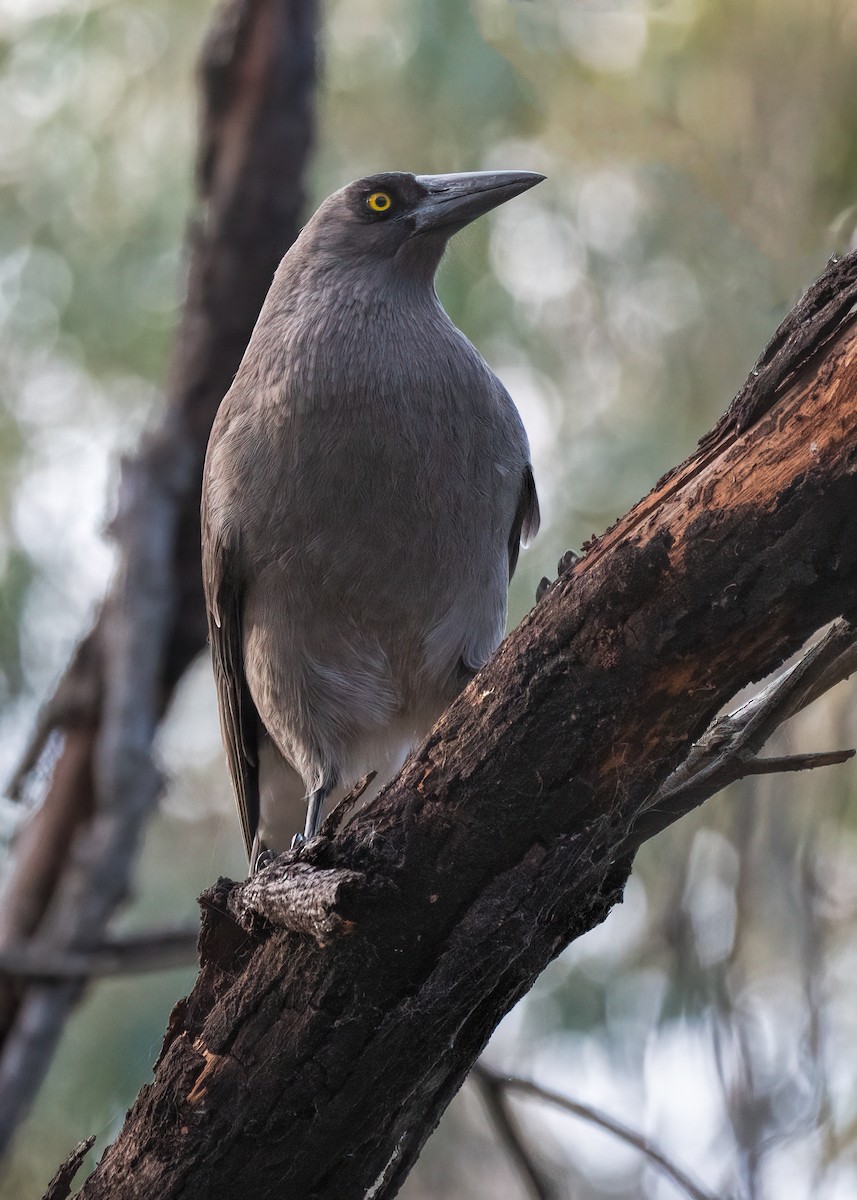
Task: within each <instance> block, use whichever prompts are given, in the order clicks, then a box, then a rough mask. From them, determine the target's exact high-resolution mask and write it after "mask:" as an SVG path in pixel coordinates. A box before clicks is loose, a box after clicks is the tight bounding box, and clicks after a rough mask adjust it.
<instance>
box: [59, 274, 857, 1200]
mask: <svg viewBox="0 0 857 1200" xmlns="http://www.w3.org/2000/svg"><path fill="white" fill-rule="evenodd" d="M855 299H857V256H852V257H850V258H848V259H845V260H843V261H842V262H840V263H835V264H833V265H832V266H831V267H830V268H829V270H828V271H827V273H826V274H825V276H824V278H823V279H822V280H821V281H820V282H819V284H817V285H816V286H815V287H814V288H813V289H811V291H810V292H809V293H808V295H807V297H805V298H804V299H803V300H802V301H801V303H800V305H799V306H798V308H797V309H796V313H798V314H799V320H798V319H797V318H795V317H794V316H791V317H789V318H788V319H787V321H786V322H785V323H784V326H783V328H782V330H781V331H780V332H778V334H777V336H776V337H775V339H774V341H773V342H772V346H771V348H769V351H767V352H766V354H765V355H764V356H763V358H762V359H761V360H760V363H759V365H758V367H757V370H756V372H754V374H753V375H752V376H751V379H750V381H749V382H748V385H747V386H746V387H745V389H743V390H742V392H741V393H740V395H739V397H738V399H737V400H736V402H735V403H734V404H733V406H732V407H731V408H730V411H729V413H728V414H727V416H726V417H725V418H724V420H723V421H721V422H720V424H719V425H718V427H717V429H716V430H714V431H713V432H712V434H710V435H709V436H708V437H707V438H705V439H704V440H703V442H702V443H701V445H700V447H699V449H698V451H697V452H696V453H695V454H694V455H693V456H692V457H691V458H689V459H688V460H687V461H686V462H685V463H683V464H682V465H681V466H679V467H678V468H676V469H675V470H674V471H672V472H670V474H669V475H667V476H665V477H664V479H662V480H661V481H660V482H659V483H658V484H657V485H656V487H655V488H654V489H653V491H652V492H651V493H650V494H649V495H648V496H647V497H645V498H644V499H643V500H641V501H640V503H639V504H637V505H636V506H635V507H634V508H633V509H632V510H631V512H630V513H628V515H627V516H626V517H624V518H622V520H621V521H619V522H617V524H616V525H615V526H614V527H613V528H612V529H611V530H609V531H608V532H607V533H606V534H605V535H604V536H603V537H602V538H600V539H598V540H597V541H595V542H593V543H591V544H590V545H589V546H588V547H587V552H586V554H585V555H584V557H583V558H582V559H581V560H580V561H579V562H578V563H577V564H576V565H575V566H574V567H573V568H572V569H571V570H569V571H567V572H566V573H565V574H563V575H562V576H561V577H560V579H559V580H557V581H556V583H554V584H553V585H552V586H551V587H550V588H549V589H548V591H547V593H546V595H545V597H544V599H543V600H542V602H541V603H540V604H539V605H537V607H536V608H535V609H534V611H533V612H532V613H531V614H530V615H529V616H528V617H527V618H526V619H525V620H524V621H523V623H522V624H521V625H520V626H519V627H518V629H516V630H515V631H514V632H513V633H512V634H511V635H510V636H509V638H507V640H506V641H505V642H504V644H503V645H502V646H501V647H500V650H499V651H498V653H497V654H496V656H495V657H494V659H493V660H492V662H491V663H490V664H489V665H488V666H487V667H486V668H485V669H484V670H483V671H482V672H481V673H480V674H479V675H478V676H477V677H476V679H474V680H473V682H472V683H471V684H470V685H469V686H468V688H467V689H466V690H465V692H464V693H462V695H461V696H460V697H459V699H458V700H457V701H456V702H455V703H454V704H453V705H452V706H451V707H450V709H449V710H448V711H447V712H446V713H445V714H444V716H443V717H442V718H441V720H440V721H439V723H438V725H437V726H436V727H435V729H434V730H433V731H432V733H431V734H430V735H429V737H428V738H427V740H426V741H425V742H424V744H423V745H422V746H421V747H420V749H419V750H418V751H417V752H416V753H415V754H414V755H412V757H411V758H410V759H409V760H408V762H407V763H406V764H405V767H404V769H403V771H402V773H401V774H400V776H399V777H398V779H397V780H395V781H394V782H393V783H392V784H391V785H390V786H388V787H387V788H386V789H384V790H383V791H382V793H381V794H380V795H379V796H378V797H377V798H376V799H374V800H373V801H372V802H371V803H370V804H369V805H367V807H366V808H365V809H364V810H363V811H362V812H360V813H359V814H357V815H356V816H355V817H354V819H353V820H352V821H351V822H350V824H348V825H347V826H346V827H345V828H344V829H342V830H341V831H340V832H338V833H337V834H336V835H335V836H333V837H330V836H322V837H320V838H318V839H315V840H314V841H313V842H311V843H309V844H308V845H307V846H305V847H304V848H303V850H302V851H300V852H292V853H290V854H287V855H285V856H283V857H282V858H281V859H280V860H279V862H278V864H277V867H276V870H275V874H276V873H279V874H280V875H281V876H285V877H288V875H289V872H290V871H291V870H292V869H293V866H294V865H295V864H300V867H301V870H302V871H304V870H305V868H306V867H307V866H309V867H311V868H317V869H319V870H321V871H336V872H341V871H354V872H356V873H357V874H358V875H360V876H361V877H362V879H363V880H364V881H366V883H367V884H369V885H371V887H363V886H361V887H360V888H357V889H356V890H355V891H354V892H352V891H351V890H350V889H344V890H343V892H342V894H341V895H340V896H339V897H338V898H337V899H336V900H335V901H334V905H335V912H336V915H337V917H338V918H339V920H340V922H341V923H340V925H339V928H338V930H336V931H335V932H334V933H333V934H332V935H331V936H330V937H329V938H327V939H325V940H323V941H319V940H318V939H316V938H314V937H308V936H306V935H305V934H299V933H295V932H288V931H287V930H286V929H284V928H282V927H278V926H275V925H273V924H271V923H270V922H268V921H265V920H264V919H263V920H259V919H256V920H255V921H254V922H253V923H252V924H251V925H250V927H249V928H246V927H245V926H244V925H242V924H241V923H239V922H238V921H237V920H236V919H235V917H234V916H233V915H232V912H233V910H232V905H231V903H230V897H231V896H232V894H233V892H234V885H231V884H230V883H229V882H228V881H221V883H220V884H219V885H218V887H217V888H216V889H213V890H212V891H211V892H210V893H208V894H207V896H206V898H205V904H204V908H203V923H202V933H201V941H200V951H201V962H202V969H201V972H200V976H199V978H198V980H197V983H196V986H195V987H194V990H193V992H192V993H191V995H190V996H189V997H188V998H187V1000H185V1001H182V1002H181V1003H180V1004H179V1005H178V1006H177V1007H176V1009H175V1010H174V1012H173V1014H172V1018H171V1021H170V1026H169V1028H168V1030H167V1034H166V1037H165V1040H164V1046H163V1050H162V1054H161V1058H160V1060H159V1063H158V1064H157V1066H156V1070H155V1077H154V1080H153V1082H152V1084H151V1085H150V1086H148V1087H146V1088H144V1089H143V1090H142V1092H141V1093H140V1096H139V1097H138V1099H137V1102H136V1104H135V1105H134V1107H133V1109H132V1110H131V1112H130V1114H129V1116H128V1119H127V1121H126V1124H125V1127H124V1129H123V1131H122V1133H121V1134H120V1136H119V1138H118V1139H117V1141H116V1142H115V1143H114V1145H113V1146H111V1147H110V1148H109V1149H108V1150H107V1151H106V1153H105V1155H104V1157H103V1158H102V1161H101V1163H100V1164H99V1166H98V1168H97V1170H96V1171H95V1173H94V1174H93V1175H92V1176H91V1177H90V1179H89V1180H87V1182H86V1184H85V1185H84V1188H83V1191H82V1193H81V1196H82V1197H83V1198H85V1200H96V1198H97V1200H106V1198H107V1197H109V1198H110V1200H123V1198H124V1197H129V1198H130V1197H132V1196H133V1197H135V1200H136V1198H138V1197H153V1198H154V1197H157V1198H158V1200H169V1198H170V1197H177V1196H179V1195H180V1196H181V1198H182V1200H202V1198H203V1197H205V1200H212V1198H214V1200H217V1198H218V1197H222V1198H223V1200H226V1198H228V1197H232V1196H234V1195H236V1194H240V1193H244V1192H246V1191H247V1190H252V1191H253V1192H254V1193H258V1194H260V1195H265V1194H274V1193H276V1194H288V1195H295V1196H313V1197H316V1200H319V1198H322V1197H324V1198H327V1197H330V1198H331V1200H332V1198H333V1197H335V1198H336V1200H352V1198H354V1200H357V1198H358V1197H359V1198H361V1200H362V1198H363V1197H364V1196H366V1195H367V1194H371V1195H372V1196H373V1197H374V1198H375V1200H387V1198H388V1197H391V1196H393V1195H395V1194H396V1192H397V1190H398V1188H399V1187H400V1186H401V1184H402V1181H403V1180H404V1178H405V1176H406V1175H407V1173H408V1171H409V1169H410V1167H411V1165H412V1163H413V1162H414V1160H415V1158H416V1156H417V1154H418V1153H419V1150H420V1148H421V1147H422V1145H423V1143H424V1142H425V1139H426V1138H427V1137H428V1135H429V1133H430V1132H431V1130H432V1129H433V1128H434V1126H435V1124H436V1123H437V1121H438V1119H439V1118H440V1115H441V1114H442V1112H443V1111H444V1109H445V1107H446V1105H447V1104H448V1103H449V1101H450V1099H451V1098H452V1096H453V1095H454V1094H455V1092H456V1091H457V1089H458V1088H459V1086H460V1085H461V1082H462V1081H463V1079H464V1078H465V1076H466V1074H467V1072H468V1070H469V1069H470V1067H471V1066H472V1064H473V1063H474V1062H475V1060H476V1058H477V1057H478V1055H479V1054H480V1053H481V1050H482V1048H483V1047H484V1045H485V1043H486V1041H487V1039H488V1037H489V1036H490V1034H491V1032H492V1030H493V1029H494V1027H495V1026H496V1024H497V1022H498V1021H499V1020H500V1019H501V1017H502V1016H503V1015H504V1014H505V1013H506V1012H507V1011H508V1010H509V1009H510V1008H511V1007H512V1005H513V1004H514V1003H516V1001H517V1000H518V999H519V998H520V997H521V996H522V995H523V994H524V993H525V992H526V991H527V990H528V988H529V987H530V986H531V985H532V983H533V981H534V979H535V978H536V976H537V975H538V973H539V972H540V971H541V970H542V969H543V968H544V967H545V965H546V964H547V963H548V962H549V961H550V960H551V959H552V958H553V957H555V955H556V954H558V953H559V952H560V951H561V950H562V949H563V947H564V946H565V945H567V944H568V942H569V941H570V940H571V939H573V938H574V937H576V936H578V935H579V934H580V933H582V932H583V931H584V930H586V929H589V928H592V927H593V926H594V925H596V924H598V923H599V922H600V921H601V920H603V918H604V917H605V915H606V914H607V912H608V911H609V910H610V908H611V907H612V905H613V904H615V903H616V902H617V901H618V900H619V899H620V898H621V894H622V888H623V886H624V883H625V880H626V879H627V876H628V873H629V871H630V867H631V861H632V857H633V850H634V847H635V845H637V844H639V841H640V840H641V838H642V837H643V836H644V834H645V835H646V836H648V833H649V832H654V829H655V828H657V827H660V826H661V825H663V824H665V823H668V822H669V821H670V820H674V819H675V818H676V815H677V814H676V813H675V812H663V811H655V810H653V809H652V808H651V803H652V798H653V797H657V796H658V794H659V791H660V789H661V788H662V786H663V785H664V781H665V780H667V779H668V778H669V776H670V775H672V774H673V772H675V771H676V770H677V769H678V768H679V766H680V765H681V763H682V762H684V761H685V760H686V759H687V758H688V756H689V755H690V754H691V752H692V748H693V746H694V745H695V743H697V742H698V741H699V739H700V738H701V737H702V736H703V734H704V733H705V731H706V730H707V729H708V728H709V727H710V726H711V725H712V722H713V721H714V720H715V718H716V716H717V714H718V712H720V710H721V709H722V708H723V706H724V705H725V704H726V703H727V702H728V701H729V699H730V698H731V697H732V696H734V695H735V694H736V693H737V692H738V691H739V690H741V689H742V688H744V687H746V686H747V685H748V684H749V683H751V682H752V681H754V680H757V679H760V678H763V677H764V676H766V675H768V674H769V673H771V672H772V671H774V670H776V669H777V668H779V667H780V666H781V665H782V664H783V663H784V662H785V661H786V659H787V658H788V657H790V656H791V655H793V654H795V653H796V652H797V651H798V650H799V649H800V648H801V646H802V645H803V644H804V643H805V642H806V641H807V639H809V638H810V637H811V636H812V635H814V634H815V633H816V632H817V631H818V630H819V629H821V628H822V627H823V626H825V625H826V624H827V623H828V622H830V621H831V620H833V619H835V618H836V617H839V616H842V617H844V618H845V619H846V620H851V619H853V618H854V617H855V608H857V471H855V470H854V463H855V460H857V435H855V430H857V330H855V317H854V315H853V309H854V303H855ZM824 653H825V654H826V653H827V651H825V652H824ZM843 653H844V647H843ZM836 661H837V658H836V656H834V657H833V658H832V660H831V661H830V662H829V663H828V667H827V670H828V671H832V670H833V667H834V663H835V662H836ZM799 669H800V668H799ZM803 669H804V671H807V670H808V668H807V667H806V666H804V668H803ZM783 686H786V685H783ZM820 686H821V676H819V677H818V678H817V679H816V680H815V682H813V683H811V685H810V687H809V692H810V693H811V692H813V691H817V689H818V687H820ZM788 687H790V688H792V689H795V688H796V685H795V683H794V680H793V681H792V683H791V684H789V685H788ZM794 694H796V692H795V693H794ZM763 708H764V706H762V707H760V708H757V710H756V711H757V713H758V714H759V724H758V725H757V726H756V728H757V730H761V732H764V731H765V729H766V728H767V726H765V723H764V713H763ZM788 708H789V706H788V705H785V706H782V707H781V714H780V715H782V713H784V712H785V711H788ZM748 728H749V725H748ZM746 744H747V746H748V747H749V748H750V749H751V750H753V751H754V752H755V747H756V743H755V742H754V741H753V738H752V737H750V736H749V735H748V736H747V740H746ZM684 805H685V807H687V798H685V801H684ZM647 806H648V810H647ZM650 817H651V818H652V821H653V823H652V824H651V826H650V827H649V829H648V830H647V829H644V826H643V821H644V819H649V818H650ZM141 1181H145V1184H144V1186H143V1185H141Z"/></svg>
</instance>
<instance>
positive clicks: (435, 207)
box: [414, 171, 544, 234]
mask: <svg viewBox="0 0 857 1200" xmlns="http://www.w3.org/2000/svg"><path fill="white" fill-rule="evenodd" d="M416 178H417V183H419V184H422V186H423V187H424V188H425V189H426V190H427V192H428V195H427V196H424V197H423V199H422V200H421V201H420V202H419V204H418V205H417V208H416V212H415V217H416V225H415V229H414V232H415V233H428V232H429V231H430V230H444V231H445V232H447V233H449V234H452V233H455V232H456V231H457V230H459V229H463V228H464V226H465V225H469V223H470V222H471V221H475V220H476V218H477V217H481V216H482V214H483V213H487V212H490V210H491V209H492V208H496V207H497V205H498V204H504V203H505V202H506V201H507V200H511V199H512V198H513V196H520V194H521V192H525V191H526V190H527V189H528V188H531V187H535V185H536V184H537V183H541V182H542V180H543V179H544V175H538V174H536V172H535V171H473V172H471V173H470V174H467V175H417V177H416Z"/></svg>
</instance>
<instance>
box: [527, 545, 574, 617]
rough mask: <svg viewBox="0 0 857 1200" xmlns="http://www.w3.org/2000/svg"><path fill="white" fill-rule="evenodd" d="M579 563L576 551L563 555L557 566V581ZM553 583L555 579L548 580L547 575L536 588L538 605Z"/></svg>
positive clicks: (567, 551) (568, 551) (569, 551)
mask: <svg viewBox="0 0 857 1200" xmlns="http://www.w3.org/2000/svg"><path fill="white" fill-rule="evenodd" d="M579 562H580V555H579V554H577V553H576V552H575V551H574V550H566V552H565V554H563V556H562V558H561V559H560V560H559V562H558V563H557V564H556V574H557V579H558V578H559V577H560V576H561V575H565V573H566V571H570V570H571V569H572V567H576V566H577V564H578V563H579ZM553 583H554V580H553V579H548V577H547V575H545V576H544V578H543V579H542V580H541V582H540V583H539V586H538V587H537V588H536V604H538V602H539V601H540V600H541V599H542V598H543V597H544V596H545V595H546V594H547V592H548V589H549V588H550V587H551V586H552V585H553Z"/></svg>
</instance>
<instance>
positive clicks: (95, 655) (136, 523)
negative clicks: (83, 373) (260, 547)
mask: <svg viewBox="0 0 857 1200" xmlns="http://www.w3.org/2000/svg"><path fill="white" fill-rule="evenodd" d="M316 22H317V13H316V0H228V3H226V4H225V5H223V7H222V8H221V10H220V12H219V15H218V17H217V19H216V22H215V25H214V27H213V29H212V32H211V34H210V36H209V38H208V41H207V44H206V46H205V49H204V52H203V56H202V84H203V113H202V120H201V131H200V138H201V151H200V158H199V169H198V203H199V212H198V215H197V217H196V219H195V220H194V222H193V225H192V227H191V230H190V235H189V255H188V281H187V296H186V299H185V303H184V306H183V312H182V319H181V325H180V328H179V331H178V336H177V342H176V349H175V354H174V360H173V364H172V369H171V373H170V379H169V384H168V388H167V405H166V410H165V413H164V416H163V418H162V420H161V422H160V424H159V426H158V427H157V428H156V429H154V430H152V431H151V432H150V433H149V434H148V435H147V437H146V438H145V439H144V442H143V445H142V447H141V449H140V451H139V453H138V454H137V455H136V456H135V457H134V458H133V459H129V460H128V461H127V462H126V463H124V464H123V472H122V483H121V489H120V503H119V514H118V517H117V519H116V521H115V522H114V531H113V532H114V534H115V536H116V539H117V541H118V543H119V548H120V569H119V572H118V574H117V579H116V581H115V582H114V584H113V585H112V587H111V590H110V593H109V595H108V596H107V598H106V600H105V602H104V604H103V606H102V609H101V611H100V614H99V616H98V619H97V621H96V624H95V626H94V628H93V629H92V631H91V632H90V633H89V635H88V636H87V637H86V638H85V639H84V641H83V642H82V643H81V645H80V647H79V648H78V650H77V652H76V654H75V656H74V658H73V660H72V662H71V664H70V666H69V668H68V670H67V672H66V674H65V676H64V678H63V680H62V682H61V683H60V685H59V687H58V689H57V692H56V694H55V696H54V697H53V699H52V700H51V701H50V702H49V703H48V705H47V706H46V708H45V711H44V713H43V715H42V719H41V720H40V722H39V726H38V728H37V730H36V733H35V735H34V738H33V741H32V744H31V746H30V748H29V750H28V752H27V754H26V755H25V757H24V762H23V764H22V769H21V772H20V773H19V783H20V781H21V779H23V778H24V777H25V776H26V775H27V774H28V773H29V772H30V771H31V769H32V768H33V766H35V764H36V763H37V762H38V761H39V759H40V756H41V755H42V753H43V750H44V748H45V745H46V743H47V740H48V738H49V737H51V735H54V736H59V737H61V739H62V748H61V750H60V753H59V756H58V759H57V762H56V764H55V765H54V768H53V771H52V775H51V779H50V783H49V786H48V788H47V792H46V795H45V797H44V800H43V803H42V805H41V808H40V809H39V810H38V812H37V813H36V815H35V817H34V818H33V820H32V822H31V823H30V824H29V825H28V826H27V827H25V829H24V831H23V833H22V836H21V837H20V839H19V840H18V842H17V844H16V847H15V851H14V860H13V864H12V869H11V871H10V872H9V874H8V879H7V882H6V886H5V890H4V895H3V899H2V902H1V903H0V949H3V948H6V949H13V950H15V951H20V950H22V949H23V948H24V947H25V946H26V944H27V941H28V940H31V941H32V943H33V944H35V946H36V953H37V954H39V953H48V954H55V953H57V952H60V953H62V952H64V951H70V952H72V953H75V952H83V953H85V952H86V951H88V950H89V949H90V948H91V947H97V946H98V945H99V944H101V942H102V941H103V933H104V929H105V926H106V924H107V922H108V920H109V918H110V916H111V915H112V913H113V911H114V910H115V908H116V907H117V905H118V904H119V903H120V902H121V901H122V900H123V899H124V898H125V896H126V894H127V890H128V885H129V880H130V876H131V872H132V869H133V865H134V862H135V861H136V854H137V850H138V848H139V845H140V842H141V839H142V834H143V830H144V828H145V823H146V821H147V819H148V817H149V816H150V814H151V813H152V811H153V809H154V805H155V803H156V801H157V798H158V795H159V791H160V779H159V777H158V774H157V771H156V770H155V767H154V765H153V762H152V758H151V753H150V752H151V745H152V739H153V737H154V733H155V730H156V727H157V724H158V721H159V719H160V718H161V716H162V715H163V713H164V711H165V709H166V707H167V705H168V703H169V700H170V697H171V695H172V692H173V689H174V687H175V684H176V682H177V681H178V679H179V678H180V676H181V675H182V673H183V672H184V670H185V669H186V667H187V666H188V664H189V663H190V661H191V660H192V659H193V658H194V656H195V655H196V654H197V653H198V652H199V651H200V650H201V649H202V648H203V646H204V644H205V636H206V634H205V617H204V605H203V600H202V587H201V576H200V554H199V494H200V481H201V473H202V462H203V456H204V453H205V446H206V441H207V437H208V431H209V428H210V425H211V422H212V420H213V418H214V414H215V412H216V409H217V406H218V404H219V402H220V400H221V398H222V397H223V395H224V394H225V392H226V391H227V390H228V388H229V386H230V384H231V382H232V378H233V375H234V373H235V370H236V369H237V366H238V364H239V362H240V359H241V356H242V354H243V352H244V348H245V346H246V344H247V341H248V339H249V336H250V333H251V331H252V328H253V325H254V323H255V320H256V317H257V315H258V312H259V309H260V307H261V304H262V301H263V299H264V297H265V294H266V292H267V289H268V286H269V284H270V281H271V278H272V276H273V274H274V271H275V269H276V266H277V264H278V262H279V260H280V258H281V257H282V255H283V253H284V252H285V251H286V249H287V248H288V246H289V245H290V244H291V242H292V241H293V240H294V238H295V237H296V235H297V232H298V229H299V227H300V217H301V211H302V208H303V201H304V195H303V184H302V178H303V172H304V168H305V165H306V161H307V157H308V151H309V145H310V140H311V132H312V111H313V93H314V83H315V64H316V46H315V37H316ZM83 986H84V980H82V979H72V980H65V981H63V982H57V983H55V984H48V983H44V982H41V983H31V984H29V985H27V986H22V985H21V984H20V983H10V982H9V981H8V980H3V981H2V982H0V1147H2V1145H4V1144H5V1143H6V1141H7V1140H8V1138H9V1136H10V1135H11V1133H12V1131H13V1129H14V1127H15V1125H16V1124H17V1122H18V1121H19V1120H20V1118H21V1117H22V1116H23V1113H24V1112H25V1111H26V1105H27V1102H28V1099H29V1098H30V1097H31V1096H32V1094H33V1093H34V1091H35V1089H36V1088H37V1086H38V1084H39V1081H40V1079H41V1076H42V1075H43V1073H44V1070H45V1069H46V1068H47V1065H48V1063H49V1062H50V1057H51V1054H52V1051H53V1047H54V1045H55V1043H56V1041H57V1039H58V1038H59V1036H60V1033H61V1031H62V1028H63V1024H64V1021H65V1019H66V1017H67V1015H68V1013H69V1012H70V1010H71V1008H72V1007H73V1005H74V1004H75V1003H76V1001H77V999H78V998H79V996H80V995H81V992H82V990H83Z"/></svg>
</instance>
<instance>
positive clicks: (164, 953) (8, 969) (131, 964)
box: [0, 925, 199, 980]
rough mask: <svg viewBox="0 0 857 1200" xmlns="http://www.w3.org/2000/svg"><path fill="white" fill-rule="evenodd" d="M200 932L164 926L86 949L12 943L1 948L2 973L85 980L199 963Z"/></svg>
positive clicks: (0, 973)
mask: <svg viewBox="0 0 857 1200" xmlns="http://www.w3.org/2000/svg"><path fill="white" fill-rule="evenodd" d="M198 936H199V931H198V930H197V927H196V926H195V925H194V926H193V928H182V927H179V928H177V929H163V930H155V931H151V930H150V931H147V932H146V933H137V934H126V935H125V937H121V938H105V940H104V941H103V942H102V943H101V945H99V946H93V947H92V948H91V949H89V950H86V951H74V950H51V949H47V950H46V949H43V948H40V947H39V946H33V945H28V946H8V947H6V948H5V949H2V950H0V975H8V976H13V977H15V978H17V979H40V980H51V979H81V980H87V979H91V978H92V977H94V976H101V975H131V974H137V973H139V972H141V971H163V970H167V969H169V968H170V967H186V966H190V964H191V963H195V962H196V958H197V955H196V943H197V938H198Z"/></svg>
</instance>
